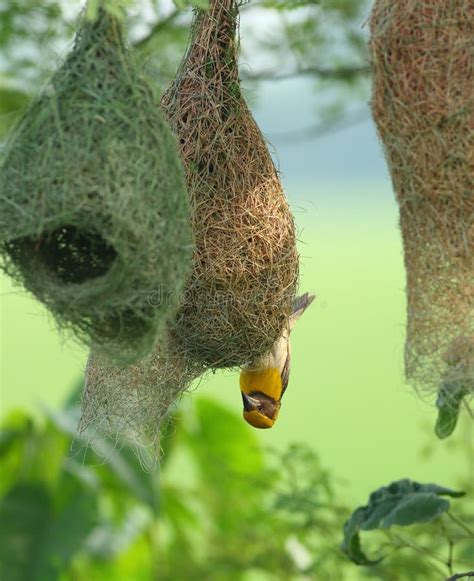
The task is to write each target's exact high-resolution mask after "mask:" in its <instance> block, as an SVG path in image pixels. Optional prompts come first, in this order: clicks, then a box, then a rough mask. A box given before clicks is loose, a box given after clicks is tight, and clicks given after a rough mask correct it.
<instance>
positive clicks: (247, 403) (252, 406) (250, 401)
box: [242, 392, 260, 412]
mask: <svg viewBox="0 0 474 581" xmlns="http://www.w3.org/2000/svg"><path fill="white" fill-rule="evenodd" d="M242 401H243V402H244V411H246V412H251V411H252V410H256V409H257V408H259V407H260V402H259V401H258V399H255V398H254V397H251V396H250V395H247V394H246V393H243V392H242Z"/></svg>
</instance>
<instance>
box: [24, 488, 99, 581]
mask: <svg viewBox="0 0 474 581" xmlns="http://www.w3.org/2000/svg"><path fill="white" fill-rule="evenodd" d="M75 489H76V492H75V493H73V494H71V495H70V498H69V499H68V501H67V503H66V504H65V506H63V507H61V509H60V511H58V514H57V516H56V518H55V519H54V520H53V521H52V522H51V524H50V526H49V528H48V530H47V531H45V537H44V539H43V542H42V546H41V554H40V559H39V563H38V564H37V567H36V572H35V574H36V577H35V578H36V579H38V580H40V579H41V580H42V579H50V578H56V577H58V576H59V573H60V572H61V571H64V570H65V569H66V568H67V567H68V565H69V563H70V562H71V560H72V558H73V557H74V555H75V554H76V553H77V552H79V551H80V550H81V549H82V547H83V546H84V543H85V541H86V539H87V537H88V536H89V535H90V533H91V532H92V530H93V529H94V527H95V525H96V522H97V499H96V497H95V496H94V495H93V494H91V493H89V492H88V491H86V490H81V489H79V488H78V487H75Z"/></svg>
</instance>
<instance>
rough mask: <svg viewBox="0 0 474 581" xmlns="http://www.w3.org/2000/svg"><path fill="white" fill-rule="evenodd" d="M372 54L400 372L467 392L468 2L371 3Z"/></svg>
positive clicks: (470, 281) (470, 216) (473, 344)
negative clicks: (394, 227)
mask: <svg viewBox="0 0 474 581" xmlns="http://www.w3.org/2000/svg"><path fill="white" fill-rule="evenodd" d="M370 50H371V57H372V66H373V72H374V88H373V100H372V108H373V115H374V119H375V122H376V124H377V127H378V131H379V134H380V137H381V139H382V141H383V144H384V146H385V152H386V156H387V160H388V164H389V168H390V171H391V175H392V180H393V184H394V188H395V191H396V195H397V199H398V203H399V206H400V225H401V230H402V235H403V243H404V252H405V265H406V271H407V295H408V325H407V341H406V351H405V357H406V375H407V378H408V379H409V380H410V381H411V382H413V383H414V384H415V385H416V386H417V387H420V388H424V389H433V388H434V389H439V387H440V385H444V386H446V385H457V386H458V388H457V389H458V391H459V386H462V390H464V392H465V393H466V394H468V392H469V391H470V392H471V393H473V392H474V358H473V354H474V4H473V3H472V1H471V0H453V1H451V2H446V0H405V1H403V2H400V1H398V2H394V1H393V0H377V2H376V4H375V6H374V9H373V13H372V18H371V41H370ZM459 393H461V392H460V391H459Z"/></svg>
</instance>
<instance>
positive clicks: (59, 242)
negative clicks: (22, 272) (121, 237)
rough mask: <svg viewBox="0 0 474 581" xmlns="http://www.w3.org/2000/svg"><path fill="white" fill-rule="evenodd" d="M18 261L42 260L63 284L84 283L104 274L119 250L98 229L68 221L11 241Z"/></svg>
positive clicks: (9, 250)
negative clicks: (73, 224) (83, 226)
mask: <svg viewBox="0 0 474 581" xmlns="http://www.w3.org/2000/svg"><path fill="white" fill-rule="evenodd" d="M8 252H9V254H10V256H11V257H12V258H13V260H15V261H19V262H23V260H22V258H23V259H25V258H26V259H28V260H33V261H36V260H37V261H39V262H41V263H42V264H43V265H44V266H45V267H46V268H47V270H48V271H50V272H51V273H52V274H54V275H55V276H56V277H57V278H58V279H59V280H60V281H61V282H63V283H64V284H83V283H85V282H88V281H91V280H93V279H95V278H98V277H100V276H103V275H105V274H106V273H107V272H108V271H109V269H110V268H111V266H112V263H113V262H114V260H115V258H116V257H117V252H116V251H115V249H114V248H113V247H112V246H111V245H110V244H108V243H107V242H106V241H105V240H104V238H103V237H102V236H101V234H99V233H98V232H96V231H93V230H88V229H86V228H79V227H77V226H72V225H65V226H61V227H60V228H56V229H55V230H52V231H51V232H45V233H43V234H41V235H39V236H27V237H24V238H20V239H17V240H13V241H11V242H9V243H8Z"/></svg>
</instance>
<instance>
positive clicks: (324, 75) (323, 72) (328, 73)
mask: <svg viewBox="0 0 474 581" xmlns="http://www.w3.org/2000/svg"><path fill="white" fill-rule="evenodd" d="M369 73H370V67H368V66H365V65H364V66H360V65H358V66H353V67H335V68H331V69H325V68H322V67H306V68H302V69H295V70H294V71H289V72H287V73H275V71H273V70H271V69H268V70H263V71H256V72H251V73H249V72H244V71H242V73H241V77H242V79H245V80H256V81H284V80H286V79H292V78H294V77H319V78H321V79H348V78H353V77H358V76H362V75H368V74H369Z"/></svg>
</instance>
